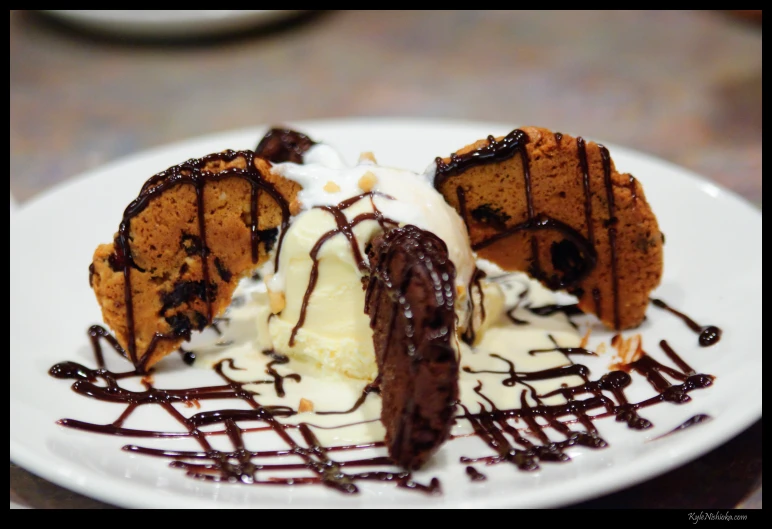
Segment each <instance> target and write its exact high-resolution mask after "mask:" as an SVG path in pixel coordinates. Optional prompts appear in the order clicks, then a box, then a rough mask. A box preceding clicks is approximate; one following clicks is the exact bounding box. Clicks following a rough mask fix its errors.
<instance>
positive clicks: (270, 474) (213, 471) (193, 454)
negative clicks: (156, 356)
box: [49, 327, 439, 494]
mask: <svg viewBox="0 0 772 529" xmlns="http://www.w3.org/2000/svg"><path fill="white" fill-rule="evenodd" d="M99 329H101V327H100V328H97V327H94V328H92V330H91V331H90V336H91V337H92V343H93V344H94V355H95V360H96V363H97V366H98V367H97V369H90V368H88V367H85V366H83V365H81V364H77V363H75V362H63V363H60V364H56V365H55V366H53V367H52V368H51V370H50V371H49V373H50V374H51V376H53V377H55V378H59V379H70V380H74V381H75V382H74V383H73V385H72V389H73V390H74V391H75V392H76V393H78V394H80V395H83V396H87V397H90V398H94V399H97V400H100V401H103V402H111V403H116V404H122V405H124V406H125V407H124V408H123V411H122V412H121V413H120V415H119V417H118V418H117V419H116V420H115V421H113V422H112V423H110V424H94V423H88V422H84V421H80V420H74V419H62V420H60V421H59V424H60V425H61V426H65V427H68V428H73V429H77V430H82V431H87V432H93V433H101V434H107V435H117V436H123V437H136V438H190V439H194V440H195V441H197V442H198V444H199V445H200V447H201V450H199V451H179V450H164V449H155V448H149V447H141V446H137V445H127V446H124V448H123V449H124V450H125V451H128V452H133V453H139V454H145V455H152V456H157V457H163V458H167V459H171V460H172V462H171V466H172V467H173V468H180V469H183V470H185V472H186V474H187V475H189V476H191V477H194V478H198V479H204V480H208V481H215V482H228V483H242V484H246V485H310V484H321V485H324V486H326V487H330V488H332V489H335V490H337V491H340V492H343V493H347V494H353V493H357V492H358V490H359V489H358V487H357V486H356V482H359V481H387V482H392V483H395V484H396V485H397V486H398V487H402V488H407V489H412V490H418V491H423V492H426V493H430V494H436V493H438V492H439V482H438V481H436V480H432V481H431V482H430V484H429V485H422V484H420V483H417V482H415V481H414V480H413V479H412V476H411V474H410V473H409V472H405V471H401V470H398V471H390V470H382V471H381V470H379V471H364V472H356V470H355V469H357V468H361V467H367V468H372V467H393V464H392V462H391V460H390V459H389V458H387V457H372V458H364V459H354V460H351V459H350V458H349V459H347V460H346V461H335V460H333V459H332V457H331V456H330V454H332V453H336V452H356V451H361V450H366V449H369V448H373V445H372V444H363V445H351V446H334V447H324V446H322V444H321V443H320V442H319V440H318V439H317V437H316V436H315V435H314V433H313V431H312V427H311V426H310V425H309V424H307V423H300V424H298V425H289V424H284V423H282V422H281V419H282V418H287V417H291V416H294V415H296V414H297V411H296V410H294V409H293V408H291V407H289V406H263V405H261V404H260V403H259V400H258V398H259V396H260V394H259V393H257V392H256V391H254V390H253V389H250V387H249V386H254V385H262V384H268V385H272V386H273V387H274V388H275V391H276V394H277V396H281V395H282V393H283V391H282V389H281V384H280V383H279V382H278V380H279V378H278V373H276V371H275V370H274V369H273V365H283V364H284V363H286V362H284V358H286V357H279V356H276V355H275V353H269V356H271V358H273V362H271V363H269V364H268V368H267V370H266V373H267V374H268V375H269V376H270V378H269V379H265V380H250V381H246V382H243V381H241V382H240V381H237V380H235V379H234V378H232V376H230V375H229V374H228V372H226V368H228V370H230V371H239V370H240V368H239V367H238V366H236V365H235V363H234V361H233V360H230V359H226V360H222V361H220V362H218V363H217V364H216V365H215V367H214V371H215V373H216V374H217V375H218V377H219V378H220V381H221V382H220V383H219V384H216V385H211V386H204V387H198V388H190V389H160V388H156V387H154V386H153V385H152V382H151V381H150V380H149V379H148V378H147V377H145V378H143V380H142V383H143V385H144V386H145V390H144V391H132V390H129V389H125V388H123V387H122V386H121V385H120V381H121V380H123V379H128V378H136V377H140V378H142V376H143V375H142V373H141V372H140V371H139V370H137V369H134V370H131V371H127V372H124V373H115V372H112V371H110V370H108V369H106V368H105V367H104V358H103V356H102V349H101V343H100V340H101V339H103V340H106V341H107V343H108V344H109V345H111V346H112V347H113V348H114V349H115V350H116V351H117V352H118V353H119V354H121V356H123V355H124V353H123V351H122V349H121V348H120V346H119V345H118V344H117V342H116V341H115V339H114V338H112V337H111V336H110V335H109V334H107V333H106V331H104V330H103V329H102V330H99ZM283 378H284V379H293V380H295V381H297V382H299V381H300V377H299V375H297V374H289V375H285V376H284V377H283ZM207 400H237V401H241V402H244V403H246V404H247V405H248V409H229V408H224V409H220V410H216V411H207V412H200V413H196V414H193V415H191V416H185V415H183V414H182V412H180V411H179V410H178V409H177V408H176V407H175V404H183V405H185V404H188V403H197V402H200V401H207ZM149 405H155V406H160V407H161V408H162V409H163V410H165V411H166V412H167V413H168V414H169V416H170V417H171V418H173V419H175V420H176V422H178V423H179V424H181V425H182V426H184V427H185V429H186V431H183V432H169V431H156V430H138V429H130V428H126V427H124V423H125V422H126V420H127V419H128V418H129V417H130V416H131V415H132V413H133V412H134V411H136V410H137V408H139V407H141V406H149ZM240 421H258V422H261V423H263V424H264V426H262V427H257V428H254V427H253V428H243V427H241V426H239V422H240ZM215 425H221V428H220V429H217V430H212V429H211V428H209V429H206V430H203V429H202V428H203V427H205V426H207V427H212V426H215ZM291 430H297V431H298V432H299V434H300V435H301V437H302V438H303V441H304V442H303V443H301V442H299V441H297V440H296V438H295V437H294V436H292V435H290V433H289V432H290V431H291ZM266 431H272V432H274V433H275V434H276V435H278V436H279V438H280V439H281V440H282V441H283V442H284V443H285V444H286V448H285V449H279V450H263V451H250V450H247V449H246V447H245V444H244V434H246V433H250V432H255V433H258V432H266ZM223 435H224V436H227V437H228V439H229V440H230V441H231V443H232V445H233V450H231V451H221V450H216V449H214V448H213V446H212V445H211V444H210V442H209V437H211V436H223ZM255 459H260V460H265V459H270V460H276V463H273V462H272V463H256V462H254V460H255ZM295 459H300V462H294V461H293V460H295ZM348 469H353V470H354V471H352V472H349V471H348ZM300 470H305V471H307V472H308V473H310V476H306V477H277V476H276V475H275V473H276V472H284V471H300Z"/></svg>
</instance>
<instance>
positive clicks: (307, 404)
mask: <svg viewBox="0 0 772 529" xmlns="http://www.w3.org/2000/svg"><path fill="white" fill-rule="evenodd" d="M309 411H314V403H313V402H311V401H310V400H308V399H300V406H298V413H307V412H309Z"/></svg>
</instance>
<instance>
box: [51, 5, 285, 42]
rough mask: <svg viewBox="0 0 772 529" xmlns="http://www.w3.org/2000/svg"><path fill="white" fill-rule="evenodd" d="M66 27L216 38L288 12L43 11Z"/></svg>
mask: <svg viewBox="0 0 772 529" xmlns="http://www.w3.org/2000/svg"><path fill="white" fill-rule="evenodd" d="M44 12H45V13H48V14H49V15H52V16H54V17H56V18H58V19H60V20H62V21H64V22H67V23H69V24H72V25H75V26H79V27H83V28H86V29H89V30H91V31H96V32H99V33H111V34H116V35H127V36H134V37H194V36H207V35H219V34H223V33H228V32H232V31H240V30H244V29H246V28H250V27H254V26H259V25H261V24H266V23H270V22H273V21H275V20H279V19H281V18H284V17H286V16H288V15H292V14H294V13H297V12H298V11H296V10H295V11H293V10H287V9H242V10H232V9H219V10H190V11H189V10H174V9H172V10H163V9H157V10H141V9H133V10H131V9H130V10H46V11H44Z"/></svg>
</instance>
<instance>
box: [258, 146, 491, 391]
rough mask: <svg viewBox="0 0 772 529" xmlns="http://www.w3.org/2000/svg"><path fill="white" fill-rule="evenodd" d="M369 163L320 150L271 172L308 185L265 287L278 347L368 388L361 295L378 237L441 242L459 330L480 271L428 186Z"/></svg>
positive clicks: (369, 350) (372, 369)
mask: <svg viewBox="0 0 772 529" xmlns="http://www.w3.org/2000/svg"><path fill="white" fill-rule="evenodd" d="M373 160H374V158H373V157H372V156H371V155H369V156H363V157H362V158H361V159H360V161H359V162H358V163H357V164H356V165H354V166H347V165H346V164H345V163H344V162H343V160H342V159H341V157H340V155H339V154H338V153H337V152H336V151H335V150H334V149H332V148H331V147H329V146H328V145H324V144H319V145H316V146H314V147H313V148H311V149H310V150H309V151H308V152H306V153H305V155H304V164H302V165H300V164H294V163H282V164H277V165H275V166H274V167H273V171H274V172H275V173H276V174H279V175H281V176H283V177H285V178H287V179H289V180H293V181H295V182H298V183H299V184H301V185H302V186H303V189H302V191H300V193H299V194H298V201H299V202H300V203H301V207H302V210H303V211H302V212H301V213H300V214H299V215H297V216H296V217H295V218H294V219H293V221H292V223H291V225H290V227H289V229H288V230H287V232H286V234H285V235H284V238H283V241H282V244H281V249H280V254H279V259H278V268H277V270H275V272H274V273H273V274H271V275H270V277H269V278H268V281H267V286H268V291H269V295H270V297H271V299H273V300H278V301H277V302H275V303H274V311H273V312H274V316H273V317H272V318H271V319H270V321H269V330H270V336H271V339H272V342H273V347H274V349H276V350H277V351H279V352H282V353H284V354H288V355H291V356H293V357H296V358H302V359H304V360H309V361H313V362H316V363H318V364H319V365H320V366H321V367H322V368H323V369H324V370H329V371H334V372H337V373H340V374H343V375H345V376H348V377H353V378H358V379H365V380H373V379H374V378H375V376H376V375H377V368H376V365H375V354H374V352H373V343H372V331H371V330H370V322H369V318H368V317H367V315H366V314H365V312H364V303H365V301H364V290H363V287H362V279H363V278H364V277H365V276H366V275H367V272H368V263H367V247H368V245H369V243H370V241H371V240H372V239H373V238H374V237H376V236H377V235H379V234H380V233H382V232H383V231H384V230H385V229H387V228H388V227H395V226H404V225H406V224H412V225H415V226H417V227H419V228H421V229H424V230H427V231H430V232H432V233H434V234H435V235H437V236H439V237H440V238H441V239H442V240H443V241H444V242H445V244H446V245H447V247H448V253H449V257H450V259H451V260H452V262H453V264H454V266H455V268H456V286H457V293H458V296H457V307H456V312H457V314H458V321H459V325H460V326H463V325H466V322H467V321H468V319H469V318H468V315H469V310H470V307H472V306H473V305H474V304H472V303H470V299H469V296H470V295H473V294H470V282H472V280H473V276H474V273H475V270H476V265H475V258H474V254H473V253H472V250H471V247H470V244H469V238H468V236H467V231H466V226H465V225H464V222H463V221H462V219H461V218H460V217H459V215H458V214H457V213H456V211H455V210H454V209H453V208H452V207H450V206H449V205H448V204H447V203H446V202H445V199H444V198H443V197H442V195H440V194H439V193H438V192H437V191H436V190H435V189H434V187H433V186H432V185H431V183H430V181H429V179H428V178H427V177H426V176H424V175H422V174H417V173H414V172H411V171H407V170H403V169H395V168H391V167H383V166H379V165H377V164H376V163H375V162H374V161H373ZM491 299H495V296H491Z"/></svg>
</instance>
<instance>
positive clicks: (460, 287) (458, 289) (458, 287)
mask: <svg viewBox="0 0 772 529" xmlns="http://www.w3.org/2000/svg"><path fill="white" fill-rule="evenodd" d="M456 293H457V294H458V297H461V296H463V295H464V294H466V287H464V285H456Z"/></svg>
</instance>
